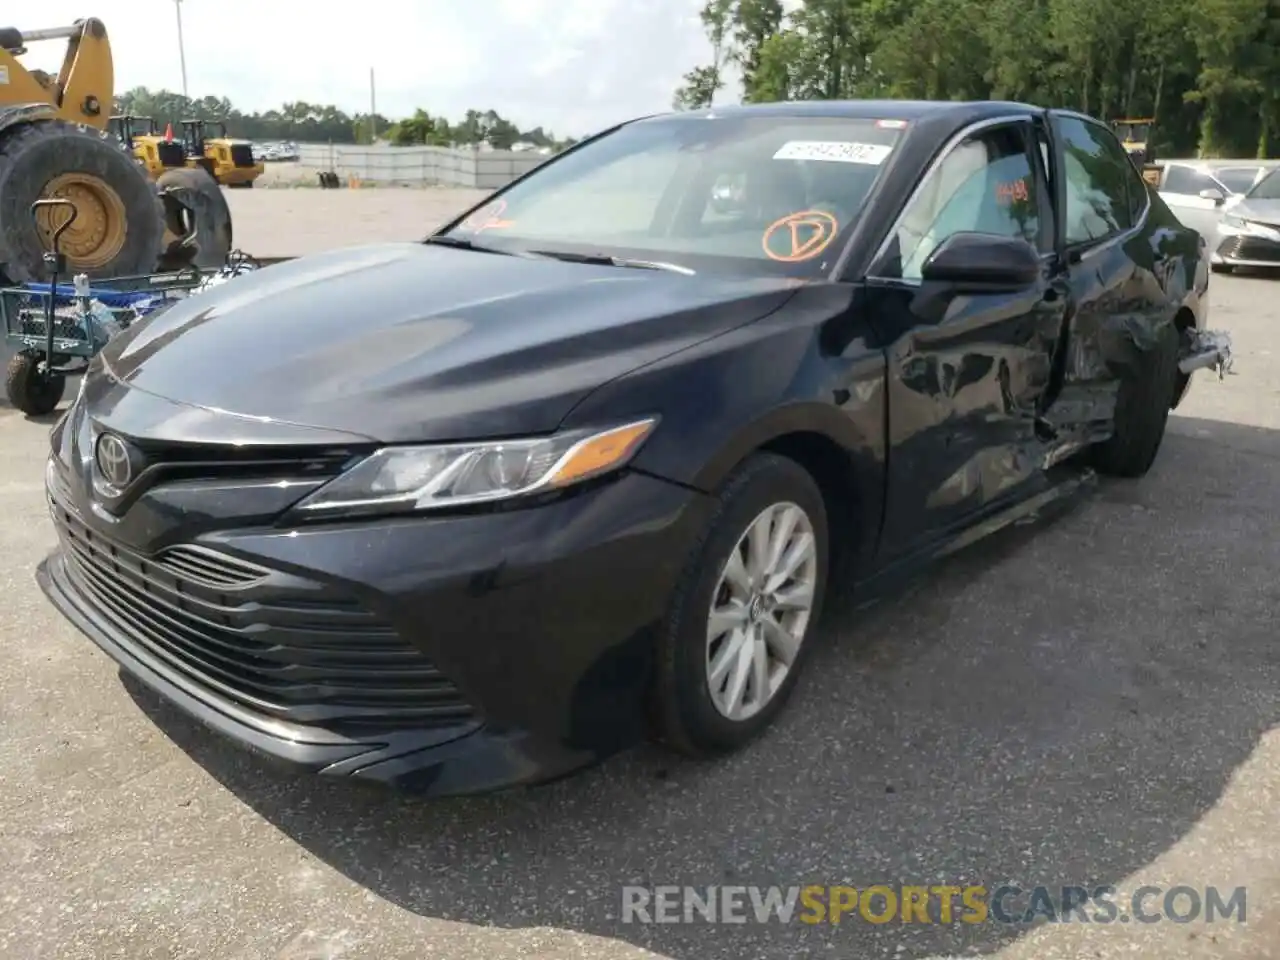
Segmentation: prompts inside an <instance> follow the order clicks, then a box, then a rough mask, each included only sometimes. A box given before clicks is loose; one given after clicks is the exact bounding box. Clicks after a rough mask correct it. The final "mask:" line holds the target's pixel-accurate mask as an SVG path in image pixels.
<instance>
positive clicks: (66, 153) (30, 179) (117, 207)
mask: <svg viewBox="0 0 1280 960" xmlns="http://www.w3.org/2000/svg"><path fill="white" fill-rule="evenodd" d="M58 178H64V181H65V180H66V179H68V178H70V179H76V178H83V179H85V180H87V181H90V182H91V183H92V184H94V185H96V186H95V189H101V190H102V191H105V192H106V193H107V194H108V196H107V202H105V203H103V204H102V205H101V206H99V207H98V208H97V209H96V210H93V211H90V210H81V209H79V208H77V214H78V217H77V220H76V222H75V223H74V224H72V226H71V227H70V229H69V230H68V231H67V232H66V233H65V234H64V235H63V240H62V250H63V252H64V253H66V254H67V258H68V261H69V272H70V273H72V274H75V273H86V274H88V275H89V276H90V277H91V278H98V277H116V276H128V275H133V274H145V273H151V272H152V271H153V270H155V267H156V263H157V262H158V261H159V258H160V250H161V245H162V243H163V238H164V217H163V213H162V209H161V206H160V201H159V199H158V198H157V197H156V192H155V187H154V186H152V184H151V181H150V180H149V179H147V175H146V173H145V172H144V171H143V169H142V167H140V166H139V165H138V164H137V163H136V162H135V161H134V159H133V156H132V155H131V154H130V153H129V152H128V150H126V149H125V148H124V147H123V146H122V145H121V144H120V143H119V141H117V140H116V139H115V138H114V137H112V136H110V135H109V134H106V133H99V132H98V131H96V130H92V129H90V128H89V127H83V126H80V125H78V124H72V123H67V122H65V121H62V120H40V121H35V122H31V123H24V124H19V125H17V126H13V127H10V128H8V129H7V130H5V131H4V132H3V133H0V224H3V225H4V229H3V230H0V274H2V275H4V276H6V277H8V278H9V280H10V281H12V282H14V283H26V282H28V281H31V280H46V279H48V276H47V272H46V268H45V265H44V262H43V259H42V258H43V255H44V253H45V252H46V251H47V250H48V244H47V242H46V240H45V239H44V237H43V236H42V232H41V231H38V230H37V229H36V225H35V222H34V221H33V219H32V216H31V204H32V203H34V202H35V201H36V200H38V199H40V198H41V196H43V195H44V193H45V189H46V186H47V185H49V184H50V183H52V182H53V181H55V180H57V179H58ZM66 189H70V190H76V189H80V190H81V191H83V189H84V188H83V187H81V188H75V187H71V188H66ZM58 192H59V193H62V192H65V191H64V189H63V188H60V189H59V191H58ZM68 195H69V196H70V194H68ZM77 195H78V196H81V197H84V196H86V194H85V193H84V192H80V193H78V194H77ZM51 216H52V217H54V218H56V219H55V222H58V221H59V220H60V219H61V215H60V214H59V213H57V211H54V212H53V213H52V214H51ZM117 221H121V222H117ZM99 228H100V229H101V230H102V231H103V237H104V239H103V241H102V243H101V244H100V245H99V248H98V249H99V251H100V253H101V255H102V256H105V257H106V259H105V260H104V261H103V262H94V258H96V257H97V256H98V254H94V253H87V254H86V255H85V257H86V258H87V259H86V258H80V257H78V256H77V255H76V254H75V252H74V251H75V247H76V246H77V245H83V246H85V247H86V248H87V247H89V246H91V245H92V244H93V242H94V236H93V235H94V231H95V230H97V229H99ZM114 231H123V240H122V242H121V243H120V244H119V249H118V250H116V251H115V252H114V253H110V251H111V249H112V247H114V245H115V244H114V243H113V242H112V241H111V240H110V239H108V235H113V232H114ZM117 236H118V235H117ZM108 253H110V255H109V256H108V255H107V254H108Z"/></svg>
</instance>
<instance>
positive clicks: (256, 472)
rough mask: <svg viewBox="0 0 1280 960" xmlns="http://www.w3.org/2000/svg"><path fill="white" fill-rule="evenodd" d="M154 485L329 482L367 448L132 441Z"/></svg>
mask: <svg viewBox="0 0 1280 960" xmlns="http://www.w3.org/2000/svg"><path fill="white" fill-rule="evenodd" d="M127 439H129V441H130V442H131V443H132V444H133V445H134V446H136V447H137V448H138V450H139V452H140V453H141V455H142V460H143V462H144V463H145V464H146V465H147V467H149V468H152V473H151V474H150V476H151V478H152V482H160V480H162V479H163V480H164V481H166V482H171V481H174V480H267V479H274V478H280V479H289V480H325V479H328V478H330V477H335V476H337V475H338V474H339V473H341V472H342V470H343V469H344V468H345V467H346V466H348V465H349V464H350V463H352V461H353V460H355V459H356V458H358V457H360V456H362V455H364V454H366V453H367V452H368V451H369V450H371V449H372V447H371V446H363V447H356V446H351V447H323V448H320V447H314V448H308V447H235V446H232V445H230V444H217V445H206V444H194V443H158V442H156V441H152V440H139V439H136V438H132V437H129V438H127Z"/></svg>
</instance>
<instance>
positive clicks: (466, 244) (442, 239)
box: [422, 234, 520, 257]
mask: <svg viewBox="0 0 1280 960" xmlns="http://www.w3.org/2000/svg"><path fill="white" fill-rule="evenodd" d="M422 242H423V243H435V244H439V245H440V246H442V247H453V248H455V249H457V250H475V251H476V252H477V253H499V254H502V256H504V257H517V256H519V255H520V254H519V253H517V252H516V251H514V250H502V249H499V248H498V247H486V246H485V245H484V244H482V243H476V242H475V241H474V240H464V239H463V238H462V237H451V236H448V235H447V234H440V235H438V236H431V237H427V239H425V240H423V241H422Z"/></svg>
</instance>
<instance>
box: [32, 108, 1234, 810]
mask: <svg viewBox="0 0 1280 960" xmlns="http://www.w3.org/2000/svg"><path fill="white" fill-rule="evenodd" d="M1208 278H1209V269H1208V257H1207V254H1206V250H1205V244H1204V240H1203V239H1202V238H1201V237H1200V236H1199V235H1198V234H1197V233H1195V232H1194V231H1192V230H1189V229H1186V228H1184V227H1182V226H1181V225H1180V224H1179V223H1178V221H1177V220H1176V219H1175V218H1174V217H1173V216H1172V215H1171V214H1170V212H1169V210H1168V209H1167V208H1166V207H1165V205H1164V204H1163V203H1162V201H1161V200H1160V199H1159V197H1158V196H1156V195H1155V194H1153V193H1152V192H1151V191H1150V190H1149V189H1148V188H1147V186H1146V185H1145V184H1144V182H1143V180H1142V178H1141V176H1140V175H1139V174H1138V171H1137V170H1136V169H1135V167H1134V166H1133V164H1132V163H1131V162H1130V160H1129V158H1128V157H1127V156H1126V155H1125V152H1124V150H1123V148H1122V147H1121V145H1120V143H1119V142H1118V141H1117V140H1116V138H1115V137H1114V135H1113V134H1112V133H1111V132H1110V131H1109V130H1108V129H1107V128H1106V126H1105V125H1103V124H1100V123H1098V122H1097V121H1095V120H1093V119H1091V118H1089V117H1085V116H1082V115H1079V114H1074V113H1067V112H1057V111H1046V110H1043V109H1039V108H1037V107H1033V106H1029V105H1025V104H1014V103H908V102H846V103H804V104H775V105H766V106H751V107H742V108H732V109H725V110H721V109H719V108H716V109H715V110H713V111H706V110H704V111H693V112H688V113H682V114H675V115H665V116H657V117H650V118H644V119H640V120H636V121H633V122H628V123H624V124H621V125H619V126H617V127H615V128H613V129H611V130H608V131H605V132H603V133H601V134H600V135H598V136H596V137H593V138H591V139H589V140H587V141H585V142H583V143H581V144H579V145H577V146H575V147H574V148H572V149H570V150H568V151H566V152H564V153H562V154H561V155H559V156H558V157H556V158H554V159H552V160H551V161H549V162H548V163H546V164H544V165H543V166H541V167H539V168H538V169H537V170H535V171H533V172H532V173H530V174H528V175H526V176H525V177H523V178H521V179H519V180H517V181H515V182H514V183H512V184H510V185H509V186H507V187H505V188H503V189H502V190H500V191H498V192H497V193H495V194H494V195H492V196H491V197H489V198H487V199H486V200H485V201H484V202H482V203H480V204H479V205H477V206H476V207H475V208H474V209H471V210H467V211H465V212H464V213H462V214H461V215H460V216H458V218H457V219H456V220H454V221H452V222H451V223H448V224H446V225H445V226H444V227H442V228H440V229H439V230H437V231H435V232H434V233H433V234H432V235H431V236H429V237H427V238H426V239H425V240H424V241H421V242H405V243H389V244H382V245H375V246H368V247H360V248H353V249H346V250H338V251H333V252H330V253H325V254H321V255H317V256H310V257H304V258H300V259H297V260H293V261H290V262H287V263H284V264H280V265H277V266H271V267H268V268H266V269H263V270H261V271H258V272H257V273H255V274H252V275H249V276H245V277H241V278H238V279H236V280H233V281H231V282H229V283H226V284H223V285H222V286H220V287H218V288H216V289H213V290H211V291H209V292H207V293H203V294H201V295H198V296H193V297H190V298H189V299H187V300H185V301H181V302H179V303H177V304H176V305H174V306H172V307H170V308H168V309H166V310H165V311H163V312H159V313H156V314H154V315H152V316H151V317H148V318H147V319H146V320H145V321H143V322H142V323H139V324H136V325H134V326H133V327H131V328H130V329H128V330H127V331H126V332H124V333H123V334H121V335H120V336H119V337H117V338H116V339H115V340H113V341H112V342H111V343H110V344H108V345H107V347H106V348H105V349H104V351H103V352H102V353H101V354H100V355H99V357H98V358H97V359H96V360H95V361H94V365H93V367H92V368H91V370H90V372H89V373H88V374H87V375H86V377H85V378H84V381H83V384H82V388H81V391H80V394H79V396H78V397H77V399H76V400H75V402H74V403H73V405H72V406H71V407H70V408H69V409H68V411H67V412H66V414H65V415H64V416H63V418H62V420H61V421H60V422H59V423H58V425H57V426H56V428H55V429H54V430H53V432H52V449H51V452H50V457H49V461H48V468H47V478H46V483H47V488H48V497H49V508H50V512H51V515H52V519H53V523H54V525H55V527H56V530H57V534H58V540H59V546H58V549H57V550H56V551H55V552H54V553H53V554H52V555H51V556H50V558H49V559H48V560H47V561H46V562H45V563H44V564H43V565H42V566H41V568H40V571H39V577H40V580H41V583H42V585H43V586H44V588H45V590H46V592H47V594H48V596H49V597H50V598H51V600H52V602H53V603H54V604H55V605H56V606H57V608H58V609H59V610H60V611H61V612H62V613H63V614H64V615H65V616H66V617H67V618H68V619H69V620H70V621H72V622H73V623H74V624H75V625H77V626H78V627H79V628H80V629H81V630H82V631H83V632H84V633H85V634H87V635H88V636H89V637H90V638H91V639H92V640H93V641H94V642H96V643H97V644H98V646H100V647H101V648H102V650H104V651H105V652H106V653H107V654H108V655H109V656H110V657H111V658H113V659H114V660H115V661H116V662H117V663H118V664H119V665H120V667H121V668H122V669H123V670H125V671H127V672H128V673H129V674H132V675H133V676H134V677H136V678H137V679H138V680H140V681H142V682H143V683H144V684H146V685H147V686H149V687H150V688H152V689H153V690H154V691H155V692H157V693H158V694H159V695H160V696H161V697H163V698H165V699H167V700H168V701H170V702H172V703H173V704H175V705H176V706H177V707H179V708H180V709H181V710H183V711H185V712H187V713H188V714H190V715H191V716H193V717H195V718H197V719H198V720H199V721H201V722H203V724H205V725H207V727H208V728H210V729H211V731H214V732H216V734H218V735H221V736H224V737H229V738H230V739H231V740H234V741H236V742H239V743H240V744H242V745H243V746H245V747H246V748H249V749H253V750H255V751H258V752H260V753H265V754H268V755H270V756H273V757H276V758H279V759H282V760H285V761H289V762H291V763H294V764H297V765H299V766H301V767H304V768H307V769H310V770H313V771H317V772H320V773H323V774H326V775H332V776H349V777H358V778H364V779H368V780H373V781H379V782H383V783H388V784H393V785H396V786H398V787H400V788H404V789H410V790H417V791H422V792H425V793H433V794H447V793H466V792H475V791H481V790H488V789H494V788H498V787H505V786H513V785H518V784H530V783H535V782H539V781H544V780H547V779H550V778H553V777H557V776H560V775H563V774H565V773H567V772H570V771H572V770H574V769H576V768H579V767H581V766H583V765H585V764H588V763H590V762H593V761H595V760H598V759H600V758H602V757H604V756H607V755H609V754H611V753H613V752H615V751H617V750H619V749H621V748H623V747H626V746H627V745H629V744H633V743H635V742H637V741H638V740H640V739H642V738H645V737H653V738H655V739H658V740H660V741H662V742H664V743H666V744H668V745H670V746H671V747H672V748H674V749H677V750H679V751H683V752H685V753H688V754H691V755H694V756H702V757H705V756H711V755H715V754H719V753H724V752H726V751H731V750H734V749H737V748H739V747H742V746H743V745H745V744H746V743H747V742H748V741H750V740H751V739H752V738H753V737H755V736H757V735H758V734H760V733H761V732H762V731H764V730H765V728H767V727H768V726H769V725H770V724H771V723H772V722H773V721H774V719H775V717H776V716H777V715H778V712H779V711H780V710H781V709H782V708H783V706H784V704H785V703H786V701H787V699H788V696H789V695H790V694H791V692H792V690H793V689H794V688H795V687H796V684H797V682H798V681H799V679H800V676H801V673H802V670H803V667H804V665H805V662H806V659H807V657H808V656H809V654H810V652H811V649H812V647H813V645H814V636H815V631H816V628H817V624H818V622H819V617H820V614H821V611H822V608H823V601H824V597H826V596H827V595H828V594H829V593H830V592H831V591H832V590H833V589H834V588H837V587H838V588H839V589H840V590H841V591H842V592H844V591H852V592H853V593H855V594H856V593H857V592H858V591H871V590H873V589H875V585H876V584H878V583H882V582H885V579H884V578H886V577H887V576H888V575H889V574H892V573H900V572H902V571H906V570H913V569H915V567H916V566H918V565H919V564H921V563H923V562H924V561H926V560H928V559H930V558H932V557H936V556H938V555H939V554H941V553H944V552H946V551H947V550H949V549H953V548H954V547H956V546H957V545H959V544H962V543H965V542H968V541H971V540H973V539H975V538H976V537H977V536H979V535H981V534H984V533H987V532H989V531H991V530H994V529H997V528H998V527H1000V526H1002V525H1004V524H1006V523H1009V522H1012V521H1014V520H1017V519H1020V518H1024V517H1027V516H1029V515H1031V514H1033V513H1034V512H1035V511H1036V510H1037V509H1039V507H1040V505H1042V504H1044V503H1045V502H1046V498H1051V497H1052V496H1053V495H1054V492H1055V491H1057V490H1060V489H1064V486H1065V485H1069V484H1071V483H1073V482H1075V481H1076V480H1078V479H1079V478H1080V477H1082V476H1087V475H1089V474H1090V472H1091V471H1096V472H1101V473H1105V474H1110V475H1114V476H1119V477H1128V478H1134V477H1139V476H1141V475H1142V474H1144V473H1145V472H1146V471H1147V470H1148V469H1149V468H1150V467H1151V465H1152V463H1153V462H1154V461H1155V459H1156V457H1157V453H1158V450H1159V447H1160V444H1161V437H1162V435H1163V433H1164V430H1165V423H1166V419H1167V417H1168V415H1169V411H1170V409H1171V408H1172V407H1174V406H1176V405H1177V404H1178V403H1179V401H1180V400H1181V398H1182V396H1183V395H1184V394H1185V392H1186V390H1187V389H1188V385H1189V381H1190V379H1191V375H1192V372H1193V371H1195V370H1196V369H1199V368H1201V367H1207V366H1213V365H1218V364H1220V363H1221V362H1222V360H1223V358H1224V355H1225V350H1226V345H1225V341H1224V340H1223V339H1222V338H1214V337H1212V336H1210V335H1208V333H1207V332H1206V331H1205V329H1204V323H1205V318H1206V290H1207V284H1208ZM1011 655H1014V656H1017V655H1019V651H1018V648H1017V645H1016V641H1013V640H1011ZM121 749H125V747H124V745H122V746H121Z"/></svg>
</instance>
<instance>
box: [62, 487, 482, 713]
mask: <svg viewBox="0 0 1280 960" xmlns="http://www.w3.org/2000/svg"><path fill="white" fill-rule="evenodd" d="M50 506H51V511H52V513H53V518H54V523H55V526H56V527H57V531H58V537H59V539H60V541H61V543H62V550H63V554H64V557H65V560H66V566H67V571H68V574H69V577H70V579H71V581H72V583H73V584H74V586H75V588H76V590H77V592H78V593H79V594H80V596H81V597H82V598H83V600H84V601H85V602H87V603H88V604H89V605H90V606H91V607H92V608H93V609H94V610H95V611H97V613H98V614H99V615H101V616H102V617H103V618H105V619H106V620H108V621H109V622H110V623H111V624H112V625H113V626H115V627H116V628H117V629H118V630H119V631H120V632H121V633H122V634H124V635H125V636H126V637H127V638H128V641H129V642H130V643H131V644H132V645H134V646H136V647H137V648H138V649H140V650H143V651H145V652H146V653H148V654H150V655H151V656H153V657H155V658H157V659H159V660H161V661H163V662H164V663H165V664H167V665H168V666H169V667H171V668H173V669H175V670H178V671H180V672H181V673H182V674H184V675H185V676H187V677H188V678H190V679H191V680H193V681H195V682H197V683H199V684H200V685H201V686H203V687H205V688H207V689H208V690H210V691H212V692H214V693H215V694H217V695H220V696H222V697H225V698H227V699H229V700H233V701H235V702H236V703H239V704H241V705H243V706H245V707H248V708H250V709H252V710H255V711H257V712H260V713H264V714H269V715H271V716H274V717H278V718H280V719H283V720H289V721H293V722H297V723H311V724H334V725H338V726H341V725H343V724H347V723H360V724H364V725H369V724H373V723H376V724H378V725H379V726H382V727H386V728H408V727H431V726H447V725H456V724H458V723H462V722H466V721H468V720H472V719H474V718H475V712H474V710H473V709H472V707H471V706H470V705H469V704H468V703H467V702H466V700H465V699H464V698H463V697H462V695H461V694H460V693H459V691H458V689H457V687H456V686H455V685H454V684H453V683H452V682H451V681H449V680H448V679H447V678H446V677H444V676H443V675H441V673H440V671H439V670H438V669H437V668H436V667H435V666H434V665H433V664H432V663H431V662H430V661H429V660H427V658H426V657H425V656H423V655H422V653H421V652H419V651H418V650H417V649H416V648H414V647H412V646H411V645H409V644H407V643H405V642H404V641H403V640H401V639H400V638H399V636H398V635H397V634H396V632H395V630H394V629H393V628H392V627H391V626H390V625H389V624H386V623H384V622H382V621H380V620H379V619H378V618H377V617H375V616H373V615H372V614H371V613H369V612H368V611H366V610H364V609H363V608H362V607H361V606H360V604H359V603H357V602H356V601H355V600H352V599H348V598H340V597H335V596H334V595H333V594H332V593H331V592H329V591H328V590H325V589H322V588H321V587H320V586H319V585H317V584H314V583H311V582H309V581H305V580H300V579H298V578H293V577H289V576H286V575H284V574H281V573H278V572H275V571H264V572H265V574H266V576H267V577H268V578H269V579H270V583H263V582H262V581H261V578H259V581H257V582H255V581H253V580H248V579H246V577H247V574H248V572H249V571H256V570H259V569H260V568H257V567H255V566H252V565H245V564H244V563H243V562H242V561H238V560H235V559H233V558H227V557H222V555H220V554H218V553H217V552H216V551H213V550H207V549H206V548H198V549H196V548H192V547H182V548H176V549H175V550H171V551H166V552H165V553H162V554H161V555H160V556H158V557H155V558H148V557H143V556H141V555H139V554H137V553H134V552H132V551H130V550H128V549H127V548H125V547H123V546H121V545H119V544H117V543H114V542H112V541H111V540H108V539H106V538H104V537H102V536H101V535H100V534H98V533H96V532H94V531H92V530H90V529H89V528H88V527H87V526H85V525H84V524H83V522H81V521H80V519H79V518H78V517H77V516H76V515H75V514H73V513H71V512H70V511H69V510H67V509H66V508H64V507H63V506H62V505H61V504H59V503H58V502H57V501H56V500H54V499H53V498H52V497H51V498H50ZM215 558H221V559H223V560H225V561H226V562H225V563H224V564H219V563H216V562H215ZM193 563H198V566H197V567H193V566H192V565H193ZM237 575H238V576H240V578H241V582H240V583H239V584H238V585H237V586H235V587H231V586H222V587H219V586H218V585H217V583H216V581H217V579H218V578H219V577H221V578H222V579H223V581H224V582H226V581H229V580H231V579H232V578H233V577H235V576H237Z"/></svg>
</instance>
